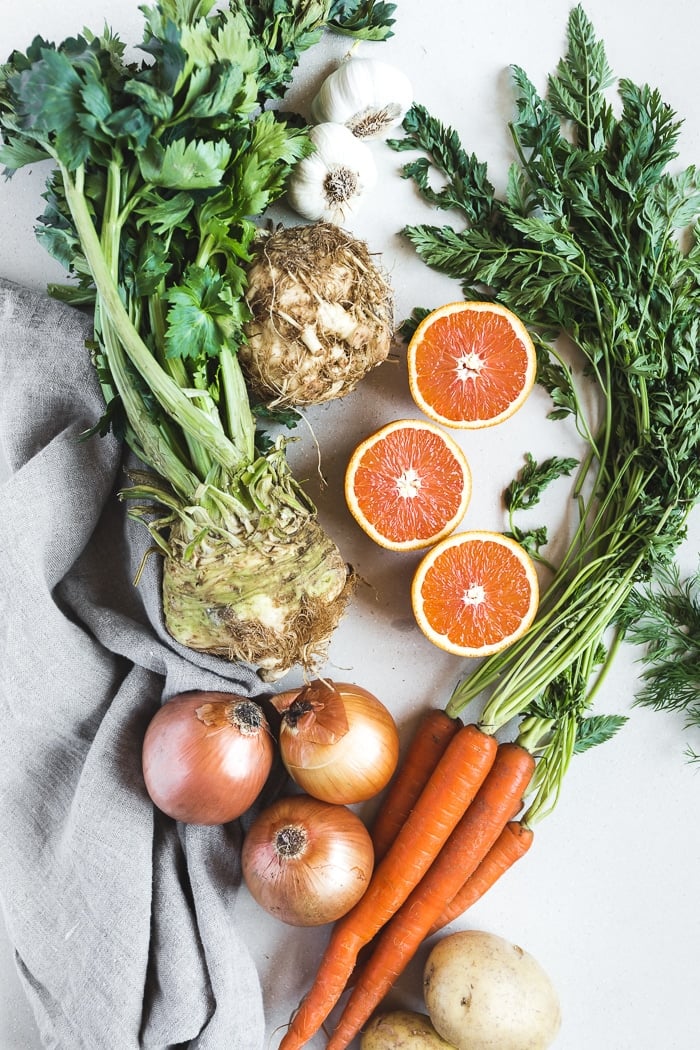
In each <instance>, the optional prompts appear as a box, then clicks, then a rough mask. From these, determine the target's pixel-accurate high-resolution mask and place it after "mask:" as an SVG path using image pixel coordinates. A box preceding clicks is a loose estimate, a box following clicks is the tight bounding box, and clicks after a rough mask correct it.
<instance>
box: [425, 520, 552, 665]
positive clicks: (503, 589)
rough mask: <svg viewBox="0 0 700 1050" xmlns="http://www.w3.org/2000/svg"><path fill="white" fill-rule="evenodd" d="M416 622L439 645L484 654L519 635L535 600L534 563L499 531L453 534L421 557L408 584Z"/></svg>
mask: <svg viewBox="0 0 700 1050" xmlns="http://www.w3.org/2000/svg"><path fill="white" fill-rule="evenodd" d="M411 601H412V605H413V612H414V615H415V618H416V622H417V624H418V626H419V627H420V629H421V630H422V631H423V633H424V634H425V636H426V637H427V638H429V639H430V641H431V642H433V643H434V644H435V645H437V646H439V647H440V648H441V649H445V650H446V651H447V652H448V653H456V654H457V655H458V656H470V657H471V656H474V657H477V656H488V655H489V654H490V653H496V652H499V651H500V650H501V649H505V648H506V646H508V645H511V644H512V643H513V642H514V641H516V640H517V639H518V638H520V637H521V636H522V635H523V634H524V633H525V631H526V630H527V629H528V627H529V626H530V624H531V623H532V621H533V619H534V618H535V613H536V612H537V606H538V602H539V586H538V581H537V574H536V571H535V566H534V563H533V561H532V559H531V558H530V556H529V554H528V553H527V552H526V551H525V550H524V549H523V548H522V547H521V546H520V545H519V544H518V543H516V542H515V540H512V539H510V537H508V536H504V535H502V534H501V533H498V532H486V531H480V532H462V533H455V534H454V535H452V536H449V537H447V538H446V539H444V540H442V541H441V542H440V543H438V544H437V545H436V546H435V547H433V549H432V550H430V551H428V553H427V554H426V555H425V556H424V557H423V559H422V560H421V563H420V565H419V566H418V569H417V570H416V573H415V576H414V578H413V583H412V586H411Z"/></svg>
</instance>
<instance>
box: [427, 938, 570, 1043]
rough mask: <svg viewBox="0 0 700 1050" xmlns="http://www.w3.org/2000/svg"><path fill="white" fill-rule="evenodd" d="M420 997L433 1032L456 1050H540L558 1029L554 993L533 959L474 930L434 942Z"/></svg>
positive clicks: (507, 943)
mask: <svg viewBox="0 0 700 1050" xmlns="http://www.w3.org/2000/svg"><path fill="white" fill-rule="evenodd" d="M423 993H424V996H425V1005H426V1009H427V1011H428V1014H429V1015H430V1019H431V1021H432V1022H433V1025H434V1027H435V1029H436V1030H437V1032H439V1034H440V1035H441V1036H442V1038H443V1039H446V1040H447V1041H448V1042H449V1043H452V1044H453V1045H454V1046H455V1047H456V1048H457V1050H546V1047H548V1046H550V1045H551V1043H552V1041H553V1039H554V1038H555V1036H556V1034H557V1032H558V1031H559V1028H560V1025H561V1011H560V1008H559V999H558V996H557V993H556V991H555V989H554V987H553V986H552V983H551V981H550V979H549V977H548V976H547V974H546V973H545V972H544V970H543V969H542V967H541V966H540V964H539V963H538V962H537V960H536V959H534V958H533V956H532V955H530V954H529V953H528V952H526V951H524V950H523V949H522V948H519V947H518V946H517V945H515V944H511V943H510V942H509V941H506V940H504V939H503V938H502V937H497V936H495V934H491V933H483V932H480V931H479V930H464V931H463V932H460V933H452V934H449V935H448V936H446V937H443V938H442V939H441V940H439V941H438V942H437V943H436V944H435V946H434V947H433V948H432V950H431V952H430V954H429V955H428V958H427V960H426V963H425V969H424V975H423Z"/></svg>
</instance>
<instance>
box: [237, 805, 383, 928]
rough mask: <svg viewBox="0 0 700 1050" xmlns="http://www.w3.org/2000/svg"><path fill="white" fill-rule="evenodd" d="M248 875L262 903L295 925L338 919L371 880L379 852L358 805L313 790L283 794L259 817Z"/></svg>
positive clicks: (245, 862) (247, 851)
mask: <svg viewBox="0 0 700 1050" xmlns="http://www.w3.org/2000/svg"><path fill="white" fill-rule="evenodd" d="M241 867H242V871H243V878H244V879H245V883H246V886H247V887H248V889H249V891H250V894H251V896H252V897H253V899H254V900H255V901H257V903H258V904H259V905H260V907H261V908H264V909H265V911H267V912H269V913H270V914H271V915H274V916H275V917H276V918H278V919H280V920H281V921H282V922H286V923H288V924H289V925H290V926H321V925H323V924H324V923H327V922H335V920H336V919H339V918H340V917H341V916H342V915H345V913H346V912H348V911H350V909H351V908H352V907H353V905H354V904H356V903H357V902H358V900H359V899H360V897H361V896H362V895H363V893H364V892H365V890H366V889H367V886H368V884H369V880H370V877H371V875H372V870H373V868H374V851H373V849H372V840H371V838H370V836H369V832H368V831H367V829H366V827H365V826H364V824H363V823H362V821H361V820H360V818H359V817H357V816H356V815H355V814H354V813H353V812H352V810H349V809H347V808H346V807H345V806H335V805H331V804H330V803H328V802H321V801H320V800H319V799H315V798H311V797H310V796H309V795H292V796H290V797H289V798H281V799H277V801H276V802H273V803H272V805H270V806H268V807H267V808H266V809H264V810H263V812H262V813H260V814H259V816H258V817H257V818H256V819H255V820H254V821H253V823H252V824H251V826H250V828H249V830H248V833H247V834H246V837H245V839H244V841H243V849H242V852H241Z"/></svg>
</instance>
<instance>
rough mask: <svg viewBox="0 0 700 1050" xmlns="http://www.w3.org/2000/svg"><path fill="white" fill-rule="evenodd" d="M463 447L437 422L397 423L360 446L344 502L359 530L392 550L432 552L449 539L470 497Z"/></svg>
mask: <svg viewBox="0 0 700 1050" xmlns="http://www.w3.org/2000/svg"><path fill="white" fill-rule="evenodd" d="M471 490H472V479H471V471H470V469H469V465H468V463H467V460H466V457H465V455H464V453H463V452H462V450H461V448H460V447H459V445H458V444H457V443H456V442H455V441H454V440H453V439H452V438H451V437H450V436H449V435H448V434H446V433H444V431H443V430H442V429H441V428H440V427H438V426H436V425H435V424H434V423H428V422H426V421H424V420H418V419H398V420H395V421H393V422H391V423H387V425H386V426H383V427H381V428H380V429H379V430H377V431H376V432H375V433H374V434H371V435H370V436H369V437H367V438H365V440H364V441H362V442H360V444H359V445H358V446H357V448H356V449H355V451H354V452H353V454H352V456H351V457H350V460H349V462H348V466H347V469H346V472H345V499H346V502H347V505H348V509H349V510H350V513H351V514H352V516H353V517H354V518H355V520H356V521H357V523H358V525H359V526H360V528H362V529H364V531H365V532H366V533H367V535H368V536H370V537H371V538H372V539H373V540H374V541H375V543H378V544H379V545H380V546H382V547H387V548H388V549H389V550H395V551H405V550H417V549H420V548H422V547H429V546H430V545H431V544H433V543H436V542H437V541H438V540H439V539H441V538H442V537H443V536H447V535H449V533H450V532H452V531H453V529H455V528H456V527H457V525H458V524H459V522H460V521H461V520H462V518H463V517H464V512H465V511H466V509H467V506H468V504H469V500H470V497H471Z"/></svg>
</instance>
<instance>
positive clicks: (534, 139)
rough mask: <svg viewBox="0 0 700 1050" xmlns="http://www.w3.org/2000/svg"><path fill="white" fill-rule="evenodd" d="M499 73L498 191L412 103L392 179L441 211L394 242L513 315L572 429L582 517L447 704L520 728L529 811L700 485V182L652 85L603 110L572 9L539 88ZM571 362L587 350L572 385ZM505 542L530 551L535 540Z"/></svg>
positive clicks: (586, 32)
mask: <svg viewBox="0 0 700 1050" xmlns="http://www.w3.org/2000/svg"><path fill="white" fill-rule="evenodd" d="M513 81H514V84H515V88H516V113H515V117H514V119H513V121H512V123H511V124H510V131H511V135H512V140H513V144H514V148H515V154H516V158H517V159H516V161H515V162H514V163H513V165H512V166H511V168H510V171H509V173H508V179H507V186H506V190H505V193H504V195H503V199H499V198H498V197H497V195H496V193H495V191H494V188H493V186H492V185H491V183H490V182H489V179H488V176H487V170H486V166H485V165H484V164H483V163H481V162H480V161H479V160H478V159H477V158H476V157H475V156H474V155H473V154H471V155H470V154H469V153H467V151H466V150H465V149H464V148H463V147H462V144H461V142H460V139H459V137H458V135H457V133H456V132H455V131H454V130H453V129H450V128H446V127H445V126H444V125H443V124H442V123H441V122H440V121H439V120H438V119H437V118H435V117H434V116H432V115H431V114H430V113H428V111H427V110H426V109H425V108H424V107H422V106H420V105H414V107H413V108H412V109H411V110H410V111H409V113H408V114H407V116H406V118H405V121H404V125H403V127H404V132H405V134H404V136H403V137H402V138H399V139H396V140H393V141H392V143H391V145H392V146H393V148H394V149H396V150H401V151H417V152H418V153H419V154H420V155H419V156H418V157H417V158H415V159H412V160H411V161H409V162H408V163H407V164H406V165H405V167H404V175H405V177H406V178H411V179H412V180H413V181H414V182H415V184H416V186H417V187H418V189H419V190H420V192H421V194H422V195H423V196H424V197H425V198H426V199H427V200H428V201H429V202H431V203H432V204H433V205H434V206H435V207H436V208H437V209H441V210H446V211H448V210H449V211H450V212H451V213H452V215H453V216H454V221H453V223H452V224H445V225H426V224H423V225H416V226H408V227H407V228H406V229H405V231H404V232H405V235H406V237H407V238H408V239H409V240H410V241H411V243H412V244H413V245H414V246H415V248H416V251H417V252H418V254H419V255H420V257H421V258H422V259H423V260H424V261H425V262H426V263H427V264H428V265H429V266H431V267H434V268H435V269H437V270H439V271H441V272H444V273H446V274H448V275H449V276H451V277H454V278H456V279H457V280H459V281H460V282H461V286H462V290H463V294H464V295H465V296H466V297H467V298H493V299H495V300H497V301H499V302H501V303H503V305H505V306H507V307H508V308H510V309H511V310H513V311H514V312H515V313H516V314H517V315H519V316H520V317H521V318H522V320H523V321H524V322H525V323H526V324H527V325H528V327H529V328H530V330H531V332H532V335H533V338H534V340H535V342H536V346H537V350H538V379H539V382H540V383H541V384H543V385H544V387H545V388H546V389H547V390H548V391H549V393H550V395H551V398H552V401H553V410H552V413H551V415H552V418H554V419H570V420H573V422H574V424H575V426H576V428H577V430H578V432H579V434H580V435H581V437H582V439H583V441H584V443H585V447H586V452H585V455H584V456H583V459H582V462H581V463H580V466H579V469H578V474H577V477H576V481H575V485H574V491H573V496H574V498H575V500H576V501H577V503H578V520H577V523H576V525H575V527H574V528H573V530H572V535H571V537H570V542H569V545H568V549H567V550H566V552H565V553H564V555H563V557H562V559H561V561H560V562H559V564H558V565H557V566H556V568H555V569H554V571H553V574H552V576H551V579H550V581H549V583H548V586H547V588H546V590H545V593H544V594H543V597H542V601H541V606H540V611H539V614H538V617H537V619H536V620H535V622H534V624H533V625H532V627H531V628H530V630H529V631H528V632H527V634H526V635H525V637H524V638H523V639H522V640H521V641H519V642H517V643H516V644H515V645H513V646H512V647H511V648H510V649H508V650H506V651H505V652H503V653H502V654H499V655H497V656H495V657H493V658H490V659H487V660H486V661H484V662H483V663H482V664H481V665H480V666H479V667H478V668H477V669H476V670H475V671H474V672H473V673H471V674H469V675H468V676H466V677H465V678H464V679H463V680H462V681H461V682H460V683H459V684H458V685H457V687H456V688H455V690H454V693H453V695H452V697H451V699H450V701H449V704H448V708H447V710H448V712H449V713H451V714H457V713H458V712H460V711H463V710H464V708H465V707H466V706H467V704H469V703H470V702H471V701H472V700H474V699H476V697H478V696H479V695H480V694H481V693H482V691H485V690H488V691H489V695H488V698H487V700H486V706H485V708H484V711H483V714H482V718H481V724H482V725H483V727H484V728H485V729H487V730H489V731H492V730H494V729H495V728H498V727H499V726H501V725H503V724H505V723H506V722H507V721H508V720H509V719H511V718H513V717H518V718H520V719H521V740H522V741H523V742H524V743H525V744H526V746H528V747H529V748H531V749H532V750H534V752H535V753H536V754H538V755H539V756H540V761H539V762H538V766H537V772H536V774H535V780H534V788H535V790H534V798H533V800H532V802H531V804H530V809H529V811H528V814H527V821H528V822H531V821H532V820H534V819H537V818H538V817H541V816H542V815H544V814H545V813H546V812H548V811H549V809H550V808H551V806H552V805H554V803H555V801H556V798H557V796H558V793H559V790H560V786H561V781H562V778H563V775H564V772H565V770H566V768H567V766H568V763H569V760H570V758H571V756H572V754H573V753H574V752H575V751H576V750H577V749H578V750H583V749H584V748H585V747H587V746H590V745H591V744H593V743H597V742H600V741H601V740H604V739H607V738H608V737H609V736H610V735H611V733H612V732H614V731H615V730H616V729H617V728H619V726H620V725H621V724H622V722H624V720H625V719H624V717H622V716H616V715H611V716H603V715H597V714H591V713H590V712H589V708H590V706H591V703H592V700H593V697H594V694H595V692H596V689H597V687H598V685H599V684H600V682H601V680H602V676H603V674H604V672H605V670H606V668H607V667H608V666H609V664H610V661H611V659H612V657H613V654H614V652H615V649H616V646H617V645H618V643H619V640H620V638H621V637H622V636H623V635H624V632H625V624H626V623H629V616H625V615H624V612H623V611H624V610H625V609H626V608H627V607H628V603H629V602H630V601H633V600H634V597H633V596H634V594H635V593H636V590H637V587H638V586H639V585H640V584H643V583H645V582H646V583H651V582H653V581H654V579H655V578H657V577H658V576H659V574H660V573H663V572H666V571H667V569H668V566H669V564H672V563H673V560H674V556H675V553H676V551H677V549H678V546H679V544H680V543H681V541H682V540H683V539H684V537H685V534H686V522H687V518H688V514H689V513H690V511H691V509H692V507H693V506H694V505H695V504H696V502H697V500H698V496H699V495H700V359H699V355H698V345H699V343H698V339H699V335H700V242H699V241H698V239H697V235H696V231H697V222H698V218H699V217H700V177H699V173H698V170H697V169H696V168H695V167H694V166H690V167H687V168H685V169H683V170H680V171H677V172H673V173H672V172H671V171H670V170H669V164H670V162H671V161H673V160H674V158H675V157H676V156H677V149H676V147H677V141H678V136H679V131H680V126H681V124H680V121H678V120H677V119H676V116H675V114H674V112H673V111H672V109H671V108H670V107H669V106H668V105H667V104H665V103H664V102H663V100H662V98H661V97H660V95H659V93H658V91H656V90H654V89H652V88H650V87H648V86H646V85H643V86H637V85H635V84H633V83H632V82H631V81H630V80H627V79H621V80H619V81H617V89H618V100H617V101H618V103H619V105H617V107H616V106H615V105H614V104H613V101H611V98H610V94H611V92H610V89H611V88H612V87H613V85H614V84H615V83H616V81H615V78H614V77H613V74H612V72H611V69H610V67H609V65H608V61H607V57H606V54H605V50H604V47H603V44H602V43H601V42H600V41H599V40H598V39H597V38H596V36H595V33H594V30H593V27H592V26H591V23H590V22H589V20H588V19H587V17H586V15H585V14H584V12H583V10H582V8H581V7H580V6H578V7H575V8H574V9H573V10H572V11H571V13H570V16H569V21H568V48H567V51H566V55H565V57H564V58H563V59H562V60H561V61H560V63H559V65H558V67H557V69H556V71H555V72H554V73H553V74H552V75H551V76H550V77H549V78H548V82H547V92H546V95H545V96H544V97H542V96H541V95H540V94H539V93H538V92H537V90H536V89H535V87H534V85H533V84H532V83H531V81H530V80H529V79H528V77H527V76H526V74H525V73H524V71H523V70H522V69H521V68H519V67H515V68H514V69H513ZM437 185H439V186H440V188H439V189H437V188H434V187H435V186H437ZM572 348H573V349H572ZM572 355H573V356H572ZM572 360H573V361H574V362H575V363H576V365H578V364H579V363H580V362H581V360H582V361H583V370H582V372H583V376H584V378H583V380H582V379H581V378H580V374H579V371H578V368H577V367H574V364H572ZM590 384H593V386H594V388H595V389H597V392H598V394H599V397H598V398H597V404H596V405H595V406H594V407H593V408H592V407H591V405H590V401H591V399H590V397H589V396H588V392H589V391H590V389H591V386H590ZM584 389H585V390H586V396H585V397H584V396H583V392H584ZM572 466H573V465H572V464H571V463H570V462H569V461H568V460H562V461H559V460H557V459H554V460H549V461H547V463H546V464H540V465H538V464H536V463H535V462H534V460H533V458H532V457H528V458H527V461H526V467H525V469H524V473H523V475H521V476H520V478H519V479H516V482H515V483H514V485H513V486H512V487H511V489H510V490H509V499H510V500H511V505H510V506H509V511H510V512H511V528H513V529H514V523H513V511H515V510H517V509H522V507H524V506H531V505H533V503H534V502H536V501H537V499H539V496H540V494H541V492H542V490H543V488H544V487H545V485H547V484H549V483H550V482H551V481H553V480H554V479H555V478H556V477H561V476H562V475H565V474H568V473H569V472H570V471H571V469H572ZM516 534H517V533H516ZM518 538H519V539H521V541H523V542H525V543H526V544H527V545H528V547H529V548H530V550H531V551H532V552H534V553H535V554H536V556H539V555H538V553H537V552H538V551H539V549H540V547H541V546H542V545H543V544H544V543H545V542H546V539H547V537H546V533H544V532H543V531H542V530H540V531H539V533H530V534H528V533H526V532H521V533H520V534H519V535H518ZM541 560H542V561H543V563H545V560H544V558H541ZM545 564H546V563H545Z"/></svg>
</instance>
